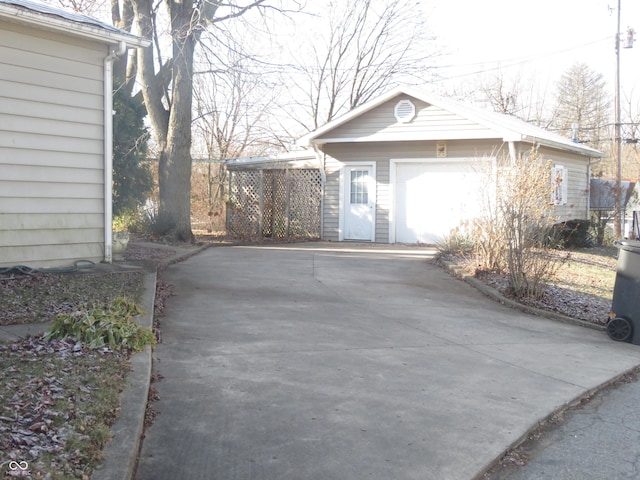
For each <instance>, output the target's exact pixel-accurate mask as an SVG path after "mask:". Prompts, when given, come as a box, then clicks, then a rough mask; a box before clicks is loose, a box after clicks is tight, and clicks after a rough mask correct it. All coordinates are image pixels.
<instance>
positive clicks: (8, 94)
mask: <svg viewBox="0 0 640 480" xmlns="http://www.w3.org/2000/svg"><path fill="white" fill-rule="evenodd" d="M107 53H108V52H107V47H106V46H104V45H102V44H100V43H94V42H88V41H82V40H77V39H74V38H73V37H69V36H64V35H56V34H52V33H48V32H45V31H43V30H35V29H30V28H26V27H22V26H19V25H17V24H13V23H5V22H1V21H0V266H9V265H16V264H27V265H30V266H34V267H46V266H52V265H67V264H69V263H71V262H72V261H73V260H76V259H89V260H93V261H100V260H101V259H102V258H103V255H104V252H103V244H104V225H103V222H104V220H103V219H104V188H103V183H104V168H103V161H104V159H103V154H104V153H103V148H104V147H103V135H104V132H103V92H102V90H103V60H104V57H105V56H106V55H107Z"/></svg>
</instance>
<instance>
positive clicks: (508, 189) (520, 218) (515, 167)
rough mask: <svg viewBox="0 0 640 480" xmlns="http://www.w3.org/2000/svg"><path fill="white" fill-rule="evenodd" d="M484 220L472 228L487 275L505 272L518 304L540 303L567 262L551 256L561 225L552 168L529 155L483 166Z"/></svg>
mask: <svg viewBox="0 0 640 480" xmlns="http://www.w3.org/2000/svg"><path fill="white" fill-rule="evenodd" d="M478 168H479V169H480V173H481V175H482V177H483V179H482V185H483V188H482V192H481V196H480V202H481V207H482V214H481V215H480V216H479V217H478V218H476V219H475V220H474V221H473V222H472V235H473V238H474V240H475V254H476V257H477V262H478V265H480V269H481V270H488V271H496V272H504V273H506V275H507V279H508V282H509V289H510V291H511V293H512V294H513V295H514V296H515V297H516V298H523V297H531V298H540V297H541V296H542V295H543V293H544V290H545V288H546V285H547V283H548V281H549V280H551V278H552V277H553V275H554V274H555V273H556V271H557V269H558V268H559V267H560V265H561V263H562V258H561V257H559V256H558V255H553V254H552V253H550V252H549V251H548V247H549V233H550V231H551V230H550V229H551V226H552V225H553V224H554V223H555V219H554V217H553V214H554V207H553V204H552V203H551V202H550V199H551V198H552V193H553V185H552V183H551V176H550V175H551V162H543V161H542V158H541V157H540V156H539V155H538V152H537V150H536V149H535V148H533V149H532V150H531V152H530V153H529V154H528V155H520V156H518V157H517V158H511V157H508V158H500V159H497V160H496V161H495V162H487V161H485V162H482V163H481V165H480V166H479V167H478Z"/></svg>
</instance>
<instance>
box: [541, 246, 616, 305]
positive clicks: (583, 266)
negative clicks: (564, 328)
mask: <svg viewBox="0 0 640 480" xmlns="http://www.w3.org/2000/svg"><path fill="white" fill-rule="evenodd" d="M616 254H617V249H616V248H613V249H585V250H577V251H572V252H571V257H570V259H569V261H568V262H566V263H565V264H564V265H562V267H560V270H559V271H558V273H557V274H556V279H555V281H554V282H553V284H554V285H555V286H558V287H563V288H567V289H570V290H574V291H577V292H580V293H583V294H587V295H593V296H594V297H598V298H601V299H602V300H605V301H607V302H611V300H612V296H613V286H614V283H615V280H616V265H617V260H616V258H615V255H616Z"/></svg>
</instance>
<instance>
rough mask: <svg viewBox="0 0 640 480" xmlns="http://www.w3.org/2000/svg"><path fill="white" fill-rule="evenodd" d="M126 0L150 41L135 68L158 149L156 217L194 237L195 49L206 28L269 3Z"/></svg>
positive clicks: (184, 238)
mask: <svg viewBox="0 0 640 480" xmlns="http://www.w3.org/2000/svg"><path fill="white" fill-rule="evenodd" d="M124 1H126V0H124ZM130 1H131V3H132V6H133V11H134V13H135V19H136V21H137V23H138V26H139V28H140V31H141V33H142V35H143V36H145V37H147V38H150V39H153V43H152V45H151V46H149V47H147V48H144V49H139V50H138V58H137V69H138V73H139V78H140V82H141V91H142V96H143V98H144V103H145V105H146V107H147V112H148V114H149V119H150V122H151V125H152V127H153V131H154V135H155V138H154V139H155V142H156V146H157V150H158V152H159V164H158V187H159V205H158V216H159V218H160V219H162V221H165V222H166V221H169V222H170V223H171V224H172V225H173V227H174V228H175V235H176V238H177V239H178V240H181V241H187V242H191V241H193V240H194V236H193V233H192V230H191V217H190V199H191V165H192V158H191V143H192V136H191V124H192V106H193V64H194V54H195V51H196V47H197V46H198V44H199V41H200V39H201V36H202V35H203V33H204V32H205V31H207V29H209V28H211V27H212V26H219V25H221V24H222V22H226V21H229V20H231V19H234V18H239V17H241V16H243V15H245V14H246V13H247V12H249V11H251V10H255V9H260V10H262V11H263V12H264V11H266V10H269V9H273V8H274V7H273V6H269V3H267V0H236V1H225V2H223V1H221V0H207V1H205V0H164V2H162V3H157V4H154V3H153V2H152V0H130ZM274 1H275V0H274ZM163 13H164V14H165V15H166V19H165V21H164V23H163V17H162V14H163ZM163 25H164V27H165V29H168V33H169V36H170V42H169V43H170V50H171V51H170V53H167V52H166V50H167V49H166V48H165V49H163V45H165V41H164V39H163V38H161V34H162V33H163V30H162V27H163Z"/></svg>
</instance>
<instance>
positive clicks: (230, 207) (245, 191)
mask: <svg viewBox="0 0 640 480" xmlns="http://www.w3.org/2000/svg"><path fill="white" fill-rule="evenodd" d="M260 197H261V172H260V171H257V170H248V171H241V172H230V177H229V200H228V202H227V231H228V233H229V234H230V235H233V236H237V237H241V238H246V237H252V236H256V234H257V232H258V225H259V223H260V215H261V211H260Z"/></svg>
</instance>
